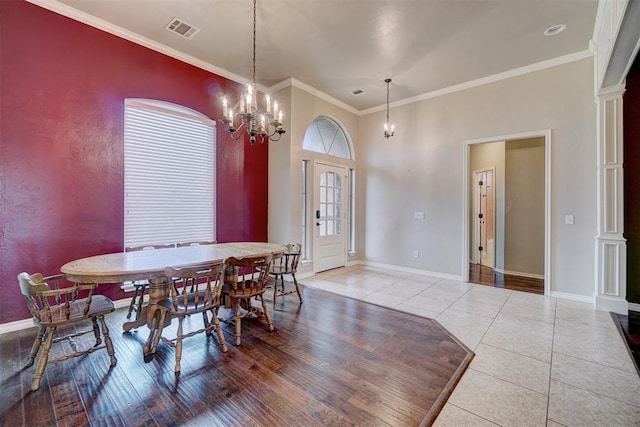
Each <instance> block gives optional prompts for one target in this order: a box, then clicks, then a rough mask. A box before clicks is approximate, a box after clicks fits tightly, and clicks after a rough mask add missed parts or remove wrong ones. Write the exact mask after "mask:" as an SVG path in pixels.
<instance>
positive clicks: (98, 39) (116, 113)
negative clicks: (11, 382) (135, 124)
mask: <svg viewBox="0 0 640 427" xmlns="http://www.w3.org/2000/svg"><path fill="white" fill-rule="evenodd" d="M0 64H1V69H0V98H1V100H0V295H2V298H0V324H1V323H6V322H10V321H14V320H19V319H25V318H29V314H28V311H27V309H26V305H25V303H24V300H23V298H22V296H21V294H20V290H19V288H18V283H17V279H16V275H17V274H18V273H20V272H22V271H27V272H29V273H34V272H41V273H43V274H54V273H57V272H59V268H60V266H61V265H62V264H64V263H66V262H68V261H70V260H73V259H77V258H82V257H86V256H91V255H96V254H102V253H108V252H115V251H121V250H122V247H123V205H124V200H123V188H124V183H123V141H122V139H123V118H124V100H125V99H126V98H151V99H158V100H163V101H169V102H173V103H176V104H180V105H184V106H186V107H189V108H192V109H194V110H197V111H200V112H202V113H204V114H206V115H207V116H209V117H212V118H216V117H219V115H220V114H221V111H220V102H219V100H220V95H221V94H222V93H223V92H224V93H227V94H229V93H236V94H238V93H239V91H240V90H241V87H240V85H238V84H237V83H234V82H231V81H229V80H227V79H225V78H222V77H220V76H217V75H215V74H212V73H210V72H207V71H204V70H201V69H199V68H197V67H194V66H191V65H188V64H185V63H183V62H180V61H178V60H176V59H172V58H170V57H167V56H165V55H163V54H160V53H157V52H155V51H152V50H150V49H147V48H144V47H142V46H139V45H136V44H134V43H131V42H129V41H126V40H123V39H120V38H118V37H116V36H113V35H111V34H108V33H106V32H103V31H100V30H97V29H95V28H92V27H90V26H88V25H85V24H82V23H79V22H76V21H74V20H71V19H69V18H66V17H63V16H61V15H58V14H56V13H53V12H51V11H48V10H46V9H43V8H41V7H39V6H35V5H33V4H30V3H27V2H24V1H22V0H2V1H0ZM217 152H218V159H217V168H218V175H217V184H218V189H217V200H218V210H217V238H218V241H220V242H226V241H251V240H255V241H265V240H266V239H267V177H268V171H267V161H268V158H267V155H268V149H267V146H266V144H265V145H260V144H258V145H256V146H255V147H253V148H251V147H249V145H248V142H246V141H244V142H242V141H233V140H231V138H229V136H228V135H227V134H226V132H224V131H221V130H220V127H219V128H218V146H217ZM98 291H99V292H100V293H103V294H106V295H108V296H110V297H111V298H114V299H119V298H122V297H123V296H124V295H123V294H122V293H121V291H120V289H119V287H118V286H117V285H103V286H100V287H99V289H98Z"/></svg>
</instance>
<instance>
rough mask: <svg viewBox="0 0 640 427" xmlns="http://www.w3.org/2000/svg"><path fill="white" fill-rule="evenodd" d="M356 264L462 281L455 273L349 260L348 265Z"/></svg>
mask: <svg viewBox="0 0 640 427" xmlns="http://www.w3.org/2000/svg"><path fill="white" fill-rule="evenodd" d="M357 264H360V265H366V266H369V267H377V268H384V269H386V270H393V271H401V272H404V273H411V274H419V275H421V276H431V277H437V278H440V279H446V280H455V281H458V282H461V281H462V276H457V275H455V274H446V273H436V272H434V271H428V270H420V269H417V268H409V267H401V266H398V265H391V264H382V263H379V262H370V261H353V262H350V263H349V264H348V265H349V266H351V265H357Z"/></svg>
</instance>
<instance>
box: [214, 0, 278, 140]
mask: <svg viewBox="0 0 640 427" xmlns="http://www.w3.org/2000/svg"><path fill="white" fill-rule="evenodd" d="M257 20H258V19H257V0H253V45H252V47H253V57H252V62H251V65H252V69H251V83H249V84H247V91H246V92H245V93H243V94H242V95H241V97H240V108H239V111H238V113H237V116H236V117H238V120H239V125H238V126H237V127H236V125H235V124H234V115H233V107H230V106H229V102H228V100H227V97H226V96H223V98H222V118H221V119H220V121H221V122H222V123H224V126H225V130H226V131H227V132H229V134H231V138H232V139H235V140H236V141H237V140H238V139H240V138H241V137H242V133H241V132H239V131H240V130H241V129H244V130H245V131H246V133H247V134H248V135H249V142H250V143H251V145H253V144H254V143H255V142H256V140H257V139H259V140H260V142H264V141H278V140H280V137H282V135H283V134H285V133H286V131H285V130H284V128H283V127H282V109H279V108H278V103H277V101H274V102H273V104H272V103H271V98H270V96H269V95H268V94H267V95H266V96H265V101H266V105H265V106H266V109H263V106H260V105H259V103H258V87H257V85H256V39H257V37H256V35H257V30H256V27H257V25H256V22H257Z"/></svg>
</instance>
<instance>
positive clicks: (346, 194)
mask: <svg viewBox="0 0 640 427" xmlns="http://www.w3.org/2000/svg"><path fill="white" fill-rule="evenodd" d="M318 165H323V166H328V167H331V168H336V169H341V170H344V172H345V175H344V176H343V185H342V216H343V219H342V223H343V227H342V229H343V232H342V234H341V236H342V248H343V251H342V259H343V267H345V266H346V265H347V259H348V252H349V244H348V240H347V239H348V238H349V236H348V234H349V233H348V232H347V231H348V226H347V224H348V221H347V218H346V216H347V213H348V207H349V200H351V185H350V183H349V167H348V166H347V165H344V164H340V163H331V162H327V161H324V160H313V173H312V176H311V177H310V178H311V189H312V191H311V200H310V207H311V209H309V212H308V218H307V221H308V224H309V225H312V227H311V229H310V237H311V248H312V261H313V273H314V274H316V273H318V263H317V262H316V261H317V258H316V257H317V254H318V251H317V249H318V247H317V236H316V234H317V233H316V231H317V230H316V225H315V223H316V217H315V200H316V196H318V195H317V194H316V192H317V186H316V184H318V183H317V182H316V174H317V171H318ZM323 271H324V270H323Z"/></svg>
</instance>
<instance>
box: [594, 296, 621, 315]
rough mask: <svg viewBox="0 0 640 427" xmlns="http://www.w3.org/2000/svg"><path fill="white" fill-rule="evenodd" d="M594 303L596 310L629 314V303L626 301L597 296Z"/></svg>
mask: <svg viewBox="0 0 640 427" xmlns="http://www.w3.org/2000/svg"><path fill="white" fill-rule="evenodd" d="M594 303H595V307H596V310H603V311H613V312H614V313H619V314H627V313H628V312H629V303H628V302H627V300H624V299H620V298H608V297H604V296H596V297H595V298H594Z"/></svg>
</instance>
